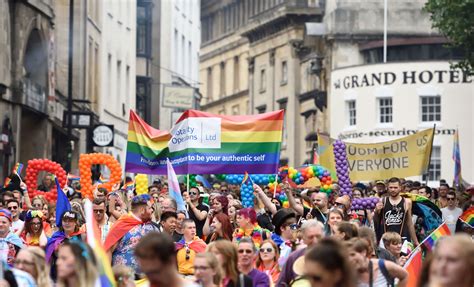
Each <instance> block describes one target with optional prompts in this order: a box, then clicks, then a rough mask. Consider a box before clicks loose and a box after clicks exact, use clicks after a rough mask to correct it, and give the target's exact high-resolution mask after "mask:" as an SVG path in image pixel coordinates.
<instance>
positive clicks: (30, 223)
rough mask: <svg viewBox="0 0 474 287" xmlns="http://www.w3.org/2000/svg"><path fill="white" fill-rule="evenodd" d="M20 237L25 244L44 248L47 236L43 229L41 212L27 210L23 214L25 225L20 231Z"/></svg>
mask: <svg viewBox="0 0 474 287" xmlns="http://www.w3.org/2000/svg"><path fill="white" fill-rule="evenodd" d="M20 238H21V239H22V240H23V242H24V243H25V245H27V246H39V247H42V248H44V247H45V246H46V243H48V238H47V237H46V234H45V233H44V230H43V213H42V212H41V211H39V210H28V211H27V212H26V216H25V225H24V227H23V230H22V231H21V232H20Z"/></svg>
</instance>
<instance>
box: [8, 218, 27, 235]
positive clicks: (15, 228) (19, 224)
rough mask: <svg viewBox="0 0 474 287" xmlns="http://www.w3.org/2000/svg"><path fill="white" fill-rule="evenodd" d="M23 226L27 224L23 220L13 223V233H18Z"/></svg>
mask: <svg viewBox="0 0 474 287" xmlns="http://www.w3.org/2000/svg"><path fill="white" fill-rule="evenodd" d="M23 225H25V222H23V220H20V219H18V220H17V221H13V222H12V228H11V231H12V232H13V233H16V232H17V231H18V230H22V229H23Z"/></svg>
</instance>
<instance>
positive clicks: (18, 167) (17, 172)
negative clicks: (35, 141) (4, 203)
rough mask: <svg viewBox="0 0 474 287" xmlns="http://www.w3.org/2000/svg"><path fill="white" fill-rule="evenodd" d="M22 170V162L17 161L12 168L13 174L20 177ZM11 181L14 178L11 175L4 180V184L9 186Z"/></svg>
mask: <svg viewBox="0 0 474 287" xmlns="http://www.w3.org/2000/svg"><path fill="white" fill-rule="evenodd" d="M22 170H23V164H22V163H20V162H17V163H16V164H15V166H14V167H13V169H12V174H14V175H16V176H18V177H20V175H21V171H22ZM20 180H21V178H20ZM11 181H12V179H11V178H10V177H9V176H8V177H6V178H5V181H4V182H3V186H4V187H7V186H8V185H9V184H10V182H11Z"/></svg>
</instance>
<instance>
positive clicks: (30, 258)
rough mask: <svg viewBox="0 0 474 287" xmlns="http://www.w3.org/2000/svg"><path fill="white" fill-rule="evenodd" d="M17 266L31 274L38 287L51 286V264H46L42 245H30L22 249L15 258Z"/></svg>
mask: <svg viewBox="0 0 474 287" xmlns="http://www.w3.org/2000/svg"><path fill="white" fill-rule="evenodd" d="M14 266H15V268H17V269H20V270H23V271H25V272H27V273H29V274H30V275H31V277H32V278H33V279H34V280H35V282H36V285H37V286H38V287H50V286H52V284H51V279H50V278H49V266H48V265H46V259H45V253H44V250H43V249H41V248H40V247H36V246H30V247H27V248H24V249H21V250H20V252H18V255H17V256H16V259H15V265H14Z"/></svg>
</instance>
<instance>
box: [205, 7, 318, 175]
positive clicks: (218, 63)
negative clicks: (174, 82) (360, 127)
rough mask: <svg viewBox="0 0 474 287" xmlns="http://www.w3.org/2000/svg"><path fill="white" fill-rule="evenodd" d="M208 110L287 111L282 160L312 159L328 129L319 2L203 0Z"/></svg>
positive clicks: (230, 112) (300, 161)
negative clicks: (310, 33) (317, 29)
mask: <svg viewBox="0 0 474 287" xmlns="http://www.w3.org/2000/svg"><path fill="white" fill-rule="evenodd" d="M201 9H202V16H201V25H202V45H201V62H200V73H201V82H202V83H203V84H202V85H201V94H202V95H203V105H202V108H203V110H205V111H209V112H213V113H218V114H228V115H237V114H255V113H263V112H268V111H274V110H279V109H284V110H285V125H284V132H283V139H282V152H281V164H289V165H292V166H299V165H301V164H303V163H308V162H309V161H310V160H311V154H312V152H311V151H312V150H313V148H314V143H315V139H316V132H317V131H320V132H325V131H326V130H327V117H326V116H325V109H326V93H325V87H324V85H323V84H322V83H323V81H321V79H323V78H324V77H325V75H324V71H323V70H322V69H319V68H318V65H319V64H318V63H319V61H320V57H321V53H322V50H321V49H322V44H323V43H322V41H321V39H314V38H312V39H310V38H308V37H306V33H305V23H306V22H321V20H322V15H323V14H322V13H323V10H322V7H321V6H320V3H319V1H281V0H276V1H245V0H243V1H203V2H202V7H201Z"/></svg>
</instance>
